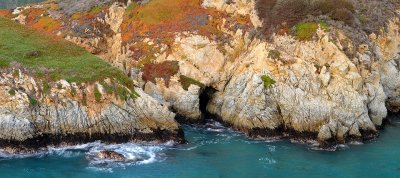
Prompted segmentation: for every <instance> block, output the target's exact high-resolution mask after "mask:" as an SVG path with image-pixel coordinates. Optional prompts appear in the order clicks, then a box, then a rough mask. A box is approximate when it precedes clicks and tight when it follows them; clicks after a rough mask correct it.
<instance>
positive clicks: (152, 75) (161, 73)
mask: <svg viewBox="0 0 400 178" xmlns="http://www.w3.org/2000/svg"><path fill="white" fill-rule="evenodd" d="M142 70H143V76H142V78H143V80H144V81H151V82H153V83H156V78H162V79H164V81H165V85H166V86H167V87H168V86H169V80H170V78H171V77H172V76H174V75H175V74H177V73H178V71H179V65H178V61H164V62H162V63H159V64H155V63H147V64H145V65H144V67H143V69H142Z"/></svg>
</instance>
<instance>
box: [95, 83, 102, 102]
mask: <svg viewBox="0 0 400 178" xmlns="http://www.w3.org/2000/svg"><path fill="white" fill-rule="evenodd" d="M93 93H94V98H95V99H96V101H97V102H100V101H101V96H102V95H101V93H100V91H99V89H98V88H97V86H96V87H94V92H93Z"/></svg>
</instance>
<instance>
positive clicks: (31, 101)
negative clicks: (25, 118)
mask: <svg viewBox="0 0 400 178" xmlns="http://www.w3.org/2000/svg"><path fill="white" fill-rule="evenodd" d="M28 99H29V105H30V106H31V107H35V106H38V105H39V102H38V101H37V100H36V98H35V97H34V96H30V95H29V96H28Z"/></svg>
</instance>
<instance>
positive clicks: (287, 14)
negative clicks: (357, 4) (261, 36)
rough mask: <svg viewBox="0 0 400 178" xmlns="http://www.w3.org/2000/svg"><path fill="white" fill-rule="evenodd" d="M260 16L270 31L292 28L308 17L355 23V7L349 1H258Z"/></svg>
mask: <svg viewBox="0 0 400 178" xmlns="http://www.w3.org/2000/svg"><path fill="white" fill-rule="evenodd" d="M256 3H257V4H256V7H257V12H258V15H259V16H260V17H261V18H262V19H263V21H264V27H265V29H268V30H271V29H273V30H277V29H274V28H276V27H279V26H281V27H282V26H289V27H292V26H294V25H296V24H297V23H299V22H301V21H302V20H304V19H305V18H307V16H308V15H312V16H318V15H327V16H329V17H330V18H332V19H334V20H338V21H343V22H345V23H348V24H350V23H352V22H353V12H354V6H353V4H352V3H351V2H350V1H349V0H257V2H256Z"/></svg>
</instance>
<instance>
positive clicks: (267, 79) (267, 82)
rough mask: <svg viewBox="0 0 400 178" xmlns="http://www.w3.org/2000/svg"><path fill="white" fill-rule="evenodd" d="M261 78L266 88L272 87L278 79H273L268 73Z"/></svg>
mask: <svg viewBox="0 0 400 178" xmlns="http://www.w3.org/2000/svg"><path fill="white" fill-rule="evenodd" d="M261 80H262V81H263V82H264V88H265V89H268V88H269V87H271V86H272V85H274V84H275V83H276V81H275V80H274V79H272V78H271V77H269V76H267V75H262V76H261Z"/></svg>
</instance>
